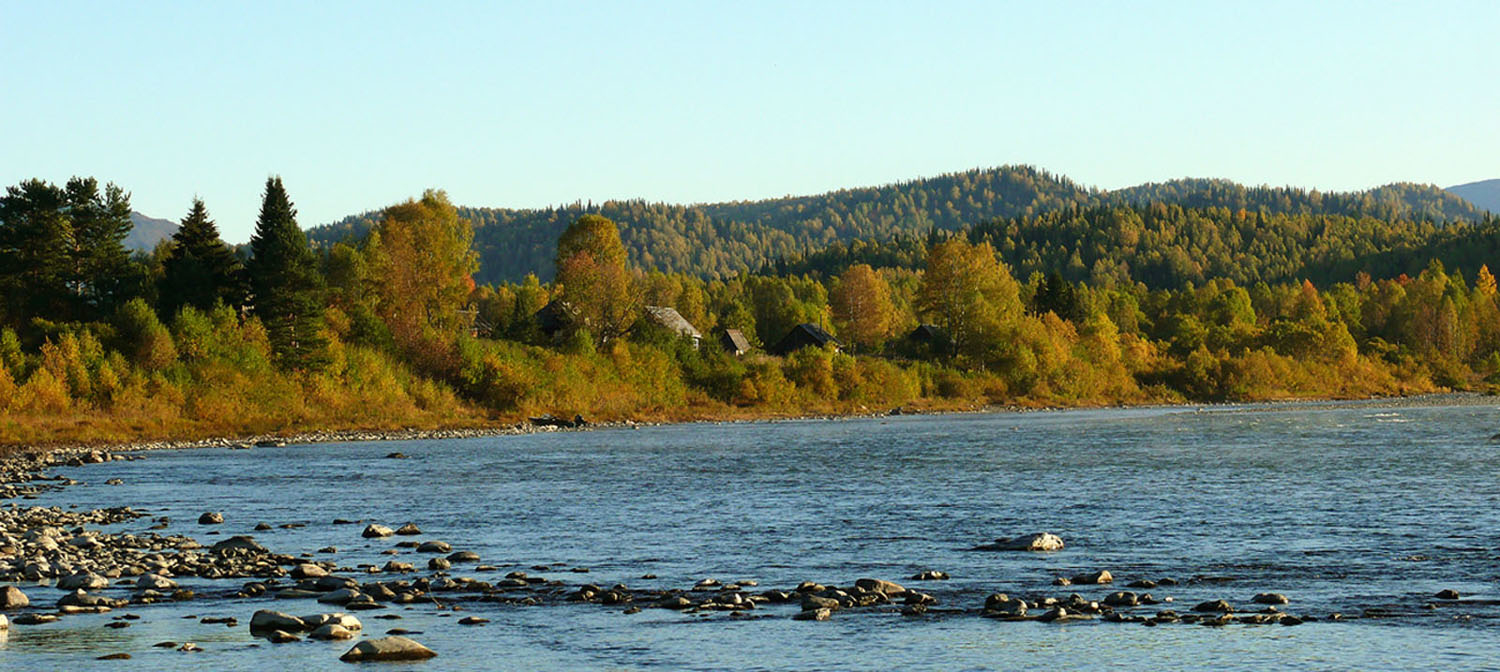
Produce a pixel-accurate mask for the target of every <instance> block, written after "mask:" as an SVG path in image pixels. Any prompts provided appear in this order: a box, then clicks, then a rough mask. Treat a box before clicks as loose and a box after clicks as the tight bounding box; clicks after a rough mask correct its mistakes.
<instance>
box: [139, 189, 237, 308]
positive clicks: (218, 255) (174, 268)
mask: <svg viewBox="0 0 1500 672" xmlns="http://www.w3.org/2000/svg"><path fill="white" fill-rule="evenodd" d="M244 302H245V280H244V269H243V268H242V267H241V266H240V262H239V260H238V259H236V258H235V256H234V252H233V251H231V250H230V249H229V246H228V245H226V244H224V240H223V239H222V238H220V237H219V229H218V227H217V226H215V225H214V221H213V220H212V219H209V218H208V208H206V207H204V205H203V200H202V199H198V198H195V199H193V208H192V210H189V211H188V214H187V217H184V218H183V219H182V225H181V226H180V227H179V228H178V229H177V233H175V234H173V235H172V249H171V251H169V252H168V253H167V257H166V258H165V259H163V260H162V279H161V299H160V305H159V306H158V307H159V309H160V312H161V314H162V315H163V316H165V317H166V318H170V317H171V316H173V315H176V314H177V311H179V310H182V307H183V306H193V307H194V308H200V309H208V308H212V307H213V306H214V304H216V303H223V304H224V305H227V306H231V307H239V306H240V305H242V304H243V303H244Z"/></svg>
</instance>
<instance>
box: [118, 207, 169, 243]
mask: <svg viewBox="0 0 1500 672" xmlns="http://www.w3.org/2000/svg"><path fill="white" fill-rule="evenodd" d="M130 225H131V229H130V235H128V236H125V249H127V250H131V251H141V252H150V251H151V250H154V249H156V245H157V243H160V242H161V241H163V240H166V239H168V238H171V237H172V234H174V233H177V222H174V221H172V220H169V219H157V218H155V217H147V216H145V215H143V214H141V213H139V212H136V211H134V210H131V211H130Z"/></svg>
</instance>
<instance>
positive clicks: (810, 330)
mask: <svg viewBox="0 0 1500 672" xmlns="http://www.w3.org/2000/svg"><path fill="white" fill-rule="evenodd" d="M829 343H832V344H834V345H839V346H842V345H843V343H840V342H839V339H837V338H834V337H833V334H830V333H828V332H826V331H823V328H822V327H820V326H818V325H816V324H813V323H811V322H803V323H802V324H799V325H797V326H795V327H792V329H791V331H788V332H787V334H786V336H783V337H782V338H781V340H780V341H777V343H776V347H775V348H773V351H774V352H776V353H778V354H786V353H789V352H791V351H793V350H797V349H800V348H805V347H807V346H809V345H815V346H819V347H822V346H824V345H827V344H829Z"/></svg>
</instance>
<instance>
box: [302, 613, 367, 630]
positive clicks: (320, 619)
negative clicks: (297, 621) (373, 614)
mask: <svg viewBox="0 0 1500 672" xmlns="http://www.w3.org/2000/svg"><path fill="white" fill-rule="evenodd" d="M302 622H303V623H306V624H307V627H309V628H313V629H317V628H321V627H323V626H325V625H337V626H339V627H341V628H343V629H345V630H348V631H350V632H358V631H360V630H363V629H365V625H364V624H363V623H360V622H359V619H357V618H355V617H354V615H353V614H346V613H344V612H335V613H332V614H313V615H312V616H303V617H302Z"/></svg>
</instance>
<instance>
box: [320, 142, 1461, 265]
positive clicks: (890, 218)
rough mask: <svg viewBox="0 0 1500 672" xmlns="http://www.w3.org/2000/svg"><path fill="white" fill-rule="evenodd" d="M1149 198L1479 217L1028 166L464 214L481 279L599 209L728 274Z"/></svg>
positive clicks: (1405, 194)
mask: <svg viewBox="0 0 1500 672" xmlns="http://www.w3.org/2000/svg"><path fill="white" fill-rule="evenodd" d="M1148 201H1149V202H1161V203H1168V204H1183V205H1188V206H1192V207H1220V208H1226V209H1229V210H1231V211H1238V210H1242V209H1243V210H1247V211H1250V212H1261V213H1266V214H1276V213H1291V214H1324V213H1327V214H1336V215H1343V216H1362V215H1367V216H1371V217H1375V218H1379V219H1417V220H1433V221H1435V222H1446V221H1454V220H1473V219H1477V218H1479V217H1480V216H1481V213H1480V211H1479V210H1478V209H1476V208H1475V207H1474V206H1473V205H1472V204H1471V203H1469V202H1467V201H1464V200H1463V199H1461V198H1458V197H1456V196H1453V195H1451V194H1448V193H1446V192H1444V191H1442V190H1441V189H1438V188H1437V187H1430V186H1419V185H1411V184H1398V185H1389V186H1386V187H1380V188H1377V189H1372V190H1369V191H1365V192H1356V193H1342V194H1339V193H1320V192H1314V191H1305V190H1299V189H1293V188H1269V187H1246V186H1243V185H1239V184H1236V183H1233V182H1229V181H1225V180H1178V181H1173V182H1166V183H1161V184H1150V185H1142V186H1139V187H1132V188H1130V189H1124V190H1119V191H1115V192H1105V191H1100V190H1096V189H1090V188H1086V187H1083V186H1080V185H1078V184H1077V183H1075V182H1073V181H1072V180H1069V179H1067V178H1065V177H1061V176H1058V175H1053V174H1051V173H1048V172H1046V171H1043V170H1039V169H1036V168H1033V167H1029V166H1007V167H1002V168H995V169H985V170H971V171H966V172H962V173H952V174H948V175H942V176H939V177H935V178H927V179H919V180H912V181H909V182H902V183H898V184H892V185H886V186H881V187H868V188H860V189H846V190H841V191H835V192H830V193H826V194H821V195H816V196H802V197H786V198H778V199H769V200H762V201H738V202H731V203H715V204H700V205H688V206H684V205H669V204H662V203H647V202H644V201H634V200H633V201H608V202H605V203H602V204H587V205H585V204H581V203H575V204H573V205H569V206H562V207H558V208H549V209H542V210H512V209H504V208H460V210H459V212H460V215H461V216H462V217H465V218H467V219H469V220H470V221H471V222H473V224H474V229H475V231H474V245H475V247H476V248H477V249H478V251H479V255H480V271H479V274H478V277H477V278H476V279H477V280H478V281H479V282H500V281H515V280H519V279H521V278H522V277H524V276H525V275H526V274H527V273H536V274H537V275H538V276H540V277H541V278H542V279H543V280H546V279H549V278H550V277H551V276H552V272H553V269H552V258H553V254H554V245H555V242H556V240H557V237H558V235H559V234H560V233H561V232H562V230H563V229H564V228H565V227H566V226H567V225H568V223H570V222H572V221H573V220H575V219H577V218H578V216H580V215H582V214H585V213H597V214H601V215H603V216H605V217H608V218H610V219H612V220H614V221H615V222H616V223H618V224H619V225H620V234H621V238H622V240H623V242H624V244H625V246H626V249H627V250H628V252H629V255H630V258H631V261H632V262H633V263H634V264H635V265H637V266H638V267H642V268H656V269H661V270H664V271H676V272H683V273H690V274H694V275H699V276H704V277H709V278H723V277H728V276H731V275H734V274H736V273H739V272H741V271H746V270H754V269H758V268H761V267H762V266H764V265H765V264H767V263H769V262H773V261H775V260H778V259H786V258H795V257H798V256H800V255H805V254H810V253H812V252H813V251H817V250H822V249H825V248H828V247H830V246H837V245H838V244H846V243H850V242H852V241H890V240H896V239H900V238H902V237H911V236H916V235H921V234H925V233H926V232H928V231H931V230H933V229H936V230H939V231H957V230H961V229H965V228H967V227H971V226H974V225H976V224H980V223H984V222H991V221H995V220H999V219H1007V218H1016V217H1038V216H1041V215H1045V214H1046V213H1049V212H1060V211H1076V210H1078V209H1079V208H1083V207H1095V206H1103V205H1110V204H1124V203H1138V202H1148ZM376 216H377V215H376V213H364V214H362V215H356V216H352V217H348V218H345V219H344V220H342V221H340V222H337V223H335V224H331V225H327V226H322V227H318V228H315V229H313V230H312V231H310V232H309V233H310V236H311V238H312V239H313V241H314V242H315V243H318V244H322V245H331V244H333V243H335V242H338V241H340V240H345V239H358V238H360V237H362V236H363V235H364V232H365V231H366V230H368V228H369V226H370V225H371V224H372V223H373V222H374V219H375V217H376Z"/></svg>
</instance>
